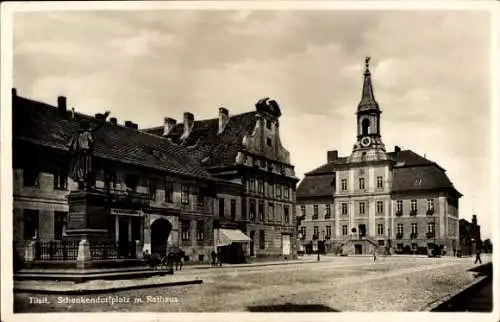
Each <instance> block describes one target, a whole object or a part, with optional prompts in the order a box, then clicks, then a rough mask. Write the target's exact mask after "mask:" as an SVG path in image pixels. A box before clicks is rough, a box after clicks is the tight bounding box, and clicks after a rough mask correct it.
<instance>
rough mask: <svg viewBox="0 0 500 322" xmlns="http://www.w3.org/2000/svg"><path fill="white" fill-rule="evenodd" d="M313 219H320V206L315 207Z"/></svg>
mask: <svg viewBox="0 0 500 322" xmlns="http://www.w3.org/2000/svg"><path fill="white" fill-rule="evenodd" d="M312 219H318V205H314V206H313V216H312Z"/></svg>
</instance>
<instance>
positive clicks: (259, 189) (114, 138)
mask: <svg viewBox="0 0 500 322" xmlns="http://www.w3.org/2000/svg"><path fill="white" fill-rule="evenodd" d="M12 94H13V95H12V110H13V173H14V177H13V178H14V180H13V185H14V214H13V228H14V244H15V249H16V251H17V252H18V253H19V255H20V257H23V255H24V253H25V246H26V245H27V243H28V242H31V241H33V240H36V242H37V244H36V245H37V251H36V253H37V255H36V259H37V260H39V261H44V260H53V261H58V260H75V259H76V255H77V253H78V240H72V238H71V234H70V233H71V222H70V221H71V220H72V219H71V216H69V214H68V212H69V205H68V195H69V193H70V191H72V190H76V188H77V186H78V185H77V183H75V182H73V181H72V180H71V179H70V178H68V166H69V154H68V147H69V142H70V140H71V137H72V135H73V134H74V133H75V132H77V131H78V130H79V129H80V124H81V122H82V121H86V122H88V123H90V125H91V126H97V125H98V124H102V123H103V122H104V123H103V125H102V127H100V129H99V130H98V131H96V132H95V133H94V140H95V147H94V155H95V159H94V169H95V176H94V177H95V178H94V182H95V187H96V189H97V190H98V191H100V192H101V193H102V194H104V195H106V196H107V197H106V199H105V200H106V203H105V204H104V205H103V211H102V218H103V219H102V220H103V221H105V227H106V231H107V233H106V236H104V238H102V240H101V242H100V243H99V244H98V243H96V244H95V245H94V244H92V242H91V245H90V251H91V253H92V257H93V258H94V259H105V258H106V259H109V258H118V259H120V258H124V259H127V258H131V259H132V258H137V256H140V254H142V252H144V251H146V250H147V251H149V252H151V253H158V254H160V255H164V254H165V253H166V252H167V250H168V249H173V248H180V249H181V250H183V251H184V252H185V254H186V257H185V260H186V261H188V262H200V261H201V262H203V261H208V260H210V257H211V256H210V253H211V251H212V250H213V249H214V248H216V247H219V249H220V250H222V251H223V255H224V256H225V258H224V259H225V260H226V261H233V260H236V261H238V260H242V258H243V257H245V255H246V256H249V255H253V256H257V255H262V256H266V255H272V256H282V255H283V256H285V257H286V256H290V257H293V256H295V248H296V247H295V244H296V235H295V229H293V225H294V223H295V222H296V221H295V219H294V211H293V210H294V208H295V207H294V205H295V184H296V182H297V181H298V180H296V179H295V177H294V174H293V173H294V172H293V171H294V170H293V166H292V165H290V162H289V153H288V152H287V151H286V150H285V149H284V148H283V147H282V146H281V143H280V140H279V129H278V119H279V116H280V111H279V108H278V106H277V104H275V103H274V104H272V105H268V104H267V102H260V103H259V104H258V105H257V111H255V112H249V113H244V114H240V115H234V116H231V117H230V116H229V115H228V112H227V110H225V109H221V110H220V114H219V117H218V118H216V119H213V120H207V121H201V122H200V121H196V122H195V121H194V120H193V116H192V114H189V113H186V114H185V115H184V116H185V120H184V124H178V125H175V124H172V119H166V122H165V125H164V126H162V129H161V133H160V135H156V132H157V131H156V130H155V129H150V130H140V129H139V128H138V125H137V124H136V123H134V122H132V121H126V122H124V125H120V124H118V122H117V119H116V118H110V119H109V121H104V120H103V115H102V114H96V115H95V116H94V117H92V116H88V115H83V114H81V113H76V112H75V111H74V109H71V110H70V109H69V108H68V105H67V101H66V98H65V97H59V98H58V104H57V106H51V105H48V104H45V103H41V102H38V101H34V100H30V99H27V98H23V97H21V96H18V95H17V92H16V90H15V89H14V90H13V91H12ZM148 132H150V133H148ZM167 133H168V135H167ZM164 134H165V135H164ZM262 143H263V144H262ZM75 218H76V217H75ZM68 227H69V228H68Z"/></svg>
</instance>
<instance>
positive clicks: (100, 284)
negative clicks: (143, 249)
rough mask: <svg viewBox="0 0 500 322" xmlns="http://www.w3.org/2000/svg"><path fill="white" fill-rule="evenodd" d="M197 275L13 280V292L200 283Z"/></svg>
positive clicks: (106, 290) (75, 292) (88, 291)
mask: <svg viewBox="0 0 500 322" xmlns="http://www.w3.org/2000/svg"><path fill="white" fill-rule="evenodd" d="M201 283H203V280H201V279H199V278H197V277H194V278H193V277H187V276H182V275H177V276H176V275H167V276H155V277H149V278H145V279H129V280H92V281H88V282H84V283H73V282H63V281H14V293H37V294H65V295H85V294H93V293H109V292H116V291H125V290H133V289H139V288H149V287H160V286H163V287H165V286H178V285H188V284H201Z"/></svg>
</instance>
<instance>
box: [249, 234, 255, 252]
mask: <svg viewBox="0 0 500 322" xmlns="http://www.w3.org/2000/svg"><path fill="white" fill-rule="evenodd" d="M254 239H255V231H253V230H252V231H250V256H255V251H254Z"/></svg>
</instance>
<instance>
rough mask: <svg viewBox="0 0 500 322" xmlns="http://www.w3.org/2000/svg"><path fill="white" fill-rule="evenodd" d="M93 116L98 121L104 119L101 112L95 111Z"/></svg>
mask: <svg viewBox="0 0 500 322" xmlns="http://www.w3.org/2000/svg"><path fill="white" fill-rule="evenodd" d="M95 118H96V119H97V120H99V121H104V114H102V113H97V114H96V115H95Z"/></svg>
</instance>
